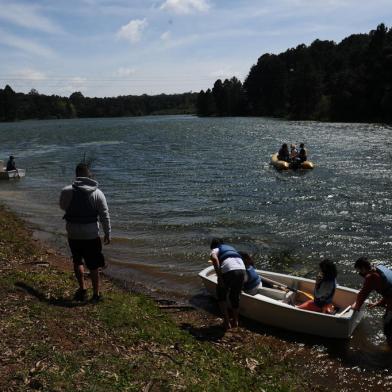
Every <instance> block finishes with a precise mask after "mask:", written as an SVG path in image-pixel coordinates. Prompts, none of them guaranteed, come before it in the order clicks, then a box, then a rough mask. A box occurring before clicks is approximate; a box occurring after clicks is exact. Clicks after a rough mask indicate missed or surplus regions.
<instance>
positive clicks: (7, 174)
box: [0, 168, 26, 180]
mask: <svg viewBox="0 0 392 392" xmlns="http://www.w3.org/2000/svg"><path fill="white" fill-rule="evenodd" d="M25 175H26V170H25V169H18V170H10V171H7V170H5V168H4V169H3V171H1V170H0V180H10V179H12V178H22V177H24V176H25Z"/></svg>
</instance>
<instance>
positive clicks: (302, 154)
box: [298, 143, 308, 163]
mask: <svg viewBox="0 0 392 392" xmlns="http://www.w3.org/2000/svg"><path fill="white" fill-rule="evenodd" d="M298 158H299V161H300V162H301V163H303V162H305V161H306V160H307V159H308V153H307V151H306V148H305V144H303V143H301V144H300V145H299V153H298Z"/></svg>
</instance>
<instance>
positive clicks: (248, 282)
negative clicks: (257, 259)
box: [239, 252, 263, 295]
mask: <svg viewBox="0 0 392 392" xmlns="http://www.w3.org/2000/svg"><path fill="white" fill-rule="evenodd" d="M239 254H240V256H241V257H242V260H243V261H244V264H245V268H246V275H245V280H244V286H243V288H242V289H243V290H244V292H245V293H246V294H249V295H256V294H257V289H258V288H259V287H262V286H263V283H262V282H261V277H260V275H259V274H258V273H257V271H256V269H255V264H254V262H253V259H252V257H251V256H250V255H249V254H248V253H246V252H239Z"/></svg>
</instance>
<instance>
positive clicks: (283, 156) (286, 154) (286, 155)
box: [278, 143, 290, 162]
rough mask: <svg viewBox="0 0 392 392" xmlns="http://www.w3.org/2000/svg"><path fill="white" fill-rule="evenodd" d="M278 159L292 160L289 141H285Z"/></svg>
mask: <svg viewBox="0 0 392 392" xmlns="http://www.w3.org/2000/svg"><path fill="white" fill-rule="evenodd" d="M278 160H279V161H285V162H290V153H289V148H288V146H287V143H283V144H282V147H280V149H279V152H278Z"/></svg>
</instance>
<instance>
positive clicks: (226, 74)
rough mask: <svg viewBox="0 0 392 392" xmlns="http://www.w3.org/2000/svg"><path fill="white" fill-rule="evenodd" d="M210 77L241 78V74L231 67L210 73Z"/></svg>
mask: <svg viewBox="0 0 392 392" xmlns="http://www.w3.org/2000/svg"><path fill="white" fill-rule="evenodd" d="M209 76H211V77H213V78H216V79H222V80H223V79H231V78H232V77H233V76H235V77H237V78H243V75H242V73H241V72H239V71H233V70H232V69H231V68H221V69H219V70H216V71H213V72H211V73H210V75H209Z"/></svg>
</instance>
